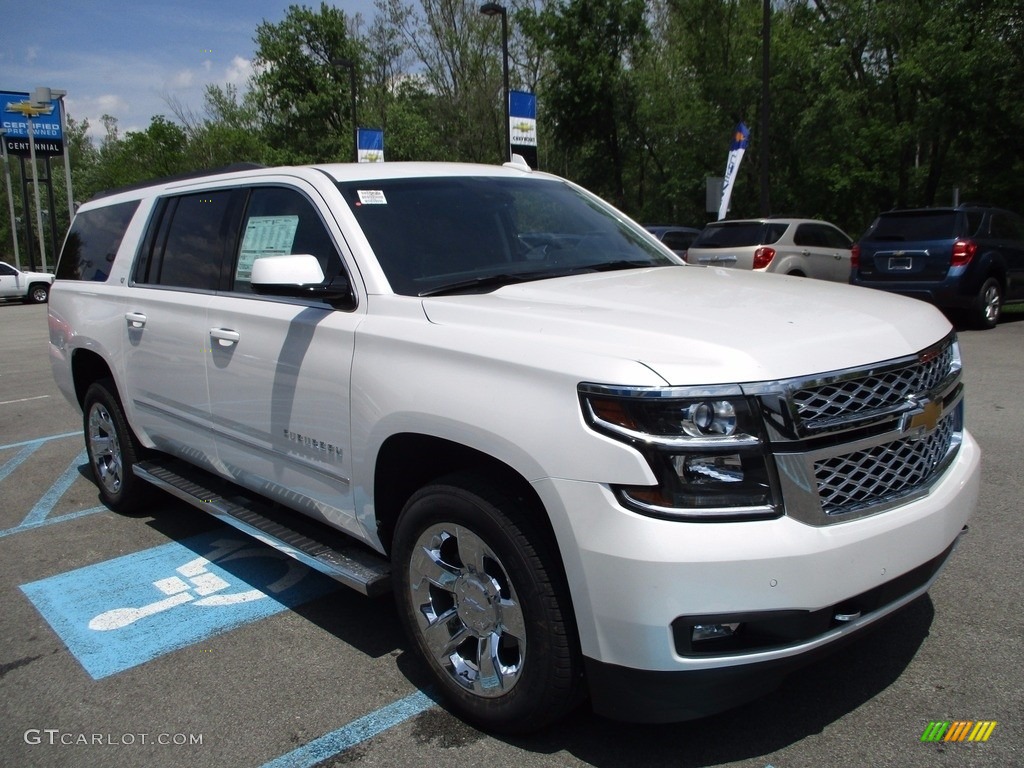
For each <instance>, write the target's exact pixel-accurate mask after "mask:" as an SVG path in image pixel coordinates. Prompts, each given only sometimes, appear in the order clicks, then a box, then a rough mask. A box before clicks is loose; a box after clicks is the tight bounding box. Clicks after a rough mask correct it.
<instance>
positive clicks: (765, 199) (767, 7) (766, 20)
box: [761, 0, 772, 216]
mask: <svg viewBox="0 0 1024 768" xmlns="http://www.w3.org/2000/svg"><path fill="white" fill-rule="evenodd" d="M771 40H772V6H771V2H770V0H764V7H763V9H762V19H761V215H762V216H768V215H770V214H771V212H772V205H771V201H770V198H769V188H768V152H769V144H770V142H769V140H768V130H769V126H768V121H769V119H770V116H771V111H772V108H771V88H770V86H769V80H771V76H772V67H771V53H770V50H771Z"/></svg>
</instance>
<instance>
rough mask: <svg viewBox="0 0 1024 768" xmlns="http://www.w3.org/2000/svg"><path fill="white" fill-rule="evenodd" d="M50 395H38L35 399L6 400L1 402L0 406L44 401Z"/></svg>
mask: <svg viewBox="0 0 1024 768" xmlns="http://www.w3.org/2000/svg"><path fill="white" fill-rule="evenodd" d="M47 397H49V395H36V396H35V397H23V398H21V399H20V400H4V401H3V402H0V405H10V404H11V403H27V402H28V401H29V400H44V399H45V398H47Z"/></svg>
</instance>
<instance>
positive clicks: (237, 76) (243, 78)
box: [224, 56, 253, 86]
mask: <svg viewBox="0 0 1024 768" xmlns="http://www.w3.org/2000/svg"><path fill="white" fill-rule="evenodd" d="M252 73H253V69H252V61H251V60H249V59H246V58H244V57H242V56H235V57H234V58H233V59H232V60H231V66H229V67H228V68H227V70H226V71H225V72H224V80H225V82H227V83H229V84H230V85H243V86H244V85H245V84H246V83H247V82H248V81H249V78H250V77H252Z"/></svg>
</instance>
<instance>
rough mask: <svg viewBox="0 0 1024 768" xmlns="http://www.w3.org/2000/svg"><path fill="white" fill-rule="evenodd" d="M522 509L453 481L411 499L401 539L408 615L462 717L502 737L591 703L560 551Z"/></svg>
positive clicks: (483, 488)
mask: <svg viewBox="0 0 1024 768" xmlns="http://www.w3.org/2000/svg"><path fill="white" fill-rule="evenodd" d="M549 538H550V537H549V536H546V535H544V534H543V533H542V532H541V531H540V530H539V529H538V527H537V526H534V525H533V524H532V523H531V522H530V520H529V519H526V518H524V515H523V510H522V508H521V506H520V505H519V504H517V503H516V502H514V501H513V500H512V499H510V498H509V497H508V496H506V495H505V494H504V493H502V492H501V491H499V490H497V489H496V488H495V487H493V486H491V485H490V484H488V483H484V482H482V481H479V480H476V479H474V478H472V477H469V476H453V477H451V478H447V479H446V480H442V481H440V482H439V483H437V484H435V485H430V486H427V487H425V488H423V489H421V490H420V491H418V492H417V493H416V494H414V495H413V496H412V498H411V499H410V500H409V502H408V503H407V504H406V506H405V509H404V510H403V511H402V515H401V517H400V518H399V520H398V524H397V527H396V530H395V539H394V547H393V561H394V563H395V569H394V579H395V594H396V597H397V602H398V608H399V614H400V616H401V619H402V622H403V624H404V625H405V629H406V631H407V632H408V634H409V636H410V637H411V638H412V640H413V643H414V645H415V648H416V650H417V651H418V652H419V654H420V656H421V657H422V658H423V660H424V661H425V662H426V665H427V667H428V668H429V669H430V671H431V673H432V675H433V677H434V679H435V681H436V683H437V685H438V686H439V687H440V689H441V690H442V692H443V693H444V694H445V696H446V698H447V699H448V700H449V701H450V702H451V704H452V705H453V708H454V709H456V710H457V711H458V712H459V714H461V715H462V716H463V717H465V718H466V719H467V720H470V721H473V722H475V723H478V724H480V725H481V726H482V727H484V728H487V729H489V730H492V731H502V732H506V733H521V732H526V731H531V730H536V729H538V728H540V727H542V726H544V725H547V724H548V723H550V722H553V721H554V720H556V719H558V718H560V717H562V716H563V715H564V714H566V713H567V712H568V711H569V710H570V709H571V708H572V707H574V706H575V705H576V704H577V703H578V702H579V700H580V698H581V695H582V666H581V661H580V654H579V650H578V642H577V639H576V633H575V629H574V624H573V618H572V609H571V606H570V604H569V598H568V590H567V589H566V587H565V586H564V585H563V583H562V578H561V576H560V573H561V572H560V569H559V568H558V566H557V562H556V561H555V560H554V554H553V546H551V542H550V541H549Z"/></svg>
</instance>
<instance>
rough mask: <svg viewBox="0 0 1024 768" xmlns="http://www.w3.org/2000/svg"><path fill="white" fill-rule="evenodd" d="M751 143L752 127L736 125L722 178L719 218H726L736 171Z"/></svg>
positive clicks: (741, 124)
mask: <svg viewBox="0 0 1024 768" xmlns="http://www.w3.org/2000/svg"><path fill="white" fill-rule="evenodd" d="M749 143H750V129H749V128H747V126H745V125H744V124H743V123H739V124H737V125H736V130H735V131H733V136H732V144H730V145H729V162H727V163H726V164H725V178H724V179H723V180H722V202H721V203H719V205H718V220H719V221H721V220H722V219H724V218H725V213H726V211H728V210H729V198H730V197H732V185H733V182H734V181H736V173H737V172H738V171H739V169H740V161H741V160H742V159H743V152H744V150H746V148H747V144H749Z"/></svg>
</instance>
